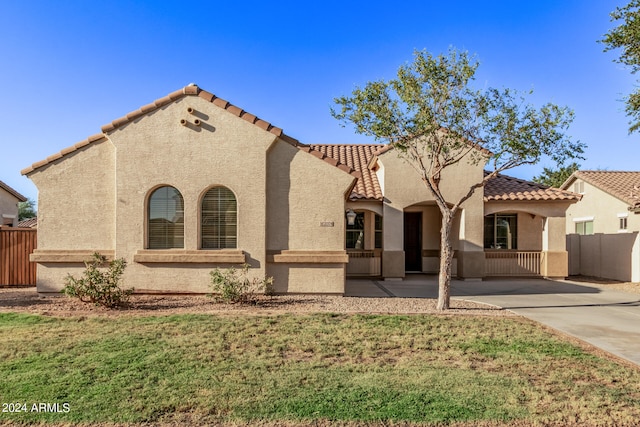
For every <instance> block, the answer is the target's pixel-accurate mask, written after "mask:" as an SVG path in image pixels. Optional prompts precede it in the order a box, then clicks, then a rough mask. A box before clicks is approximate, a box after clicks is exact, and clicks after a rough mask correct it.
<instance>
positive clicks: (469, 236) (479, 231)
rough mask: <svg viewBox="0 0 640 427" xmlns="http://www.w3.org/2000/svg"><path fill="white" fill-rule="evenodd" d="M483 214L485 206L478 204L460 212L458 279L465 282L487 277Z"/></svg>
mask: <svg viewBox="0 0 640 427" xmlns="http://www.w3.org/2000/svg"><path fill="white" fill-rule="evenodd" d="M478 205H479V207H480V209H478ZM483 212H484V211H483V205H482V204H478V203H476V204H473V205H470V206H468V207H467V208H465V209H462V211H461V212H460V232H459V239H460V249H459V251H458V277H459V278H461V279H464V280H480V279H482V278H483V277H484V276H485V266H484V263H485V261H484V242H483V236H484V213H483Z"/></svg>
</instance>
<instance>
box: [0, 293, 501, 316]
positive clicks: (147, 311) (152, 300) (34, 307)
mask: <svg viewBox="0 0 640 427" xmlns="http://www.w3.org/2000/svg"><path fill="white" fill-rule="evenodd" d="M2 312H5V313H6V312H20V313H32V314H42V315H47V316H56V317H69V316H122V315H133V316H156V315H170V314H239V313H242V314H247V315H269V314H280V313H319V312H331V313H406V314H416V313H436V312H437V311H436V301H435V300H433V299H419V298H355V297H342V296H335V295H282V296H276V297H260V298H259V299H258V300H257V301H256V303H255V304H222V303H217V302H216V301H215V300H214V299H213V298H211V297H209V296H207V295H184V294H183V295H135V294H134V295H132V296H131V300H130V301H129V303H128V304H127V305H126V306H124V307H121V308H117V309H108V308H103V307H97V306H95V305H92V304H88V303H83V302H81V301H78V300H77V299H74V298H68V297H66V296H62V295H60V296H47V297H41V296H39V295H38V293H37V292H36V288H35V287H28V288H6V287H5V288H0V313H2ZM448 313H451V314H470V315H485V316H510V315H512V314H511V313H510V312H508V311H505V310H502V309H499V308H496V307H492V306H487V305H484V304H478V303H473V302H468V301H458V300H451V310H450V311H449V312H448Z"/></svg>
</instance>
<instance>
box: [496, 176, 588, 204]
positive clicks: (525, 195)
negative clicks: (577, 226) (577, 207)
mask: <svg viewBox="0 0 640 427" xmlns="http://www.w3.org/2000/svg"><path fill="white" fill-rule="evenodd" d="M487 174H488V172H486V171H485V175H487ZM580 198H581V196H580V195H579V194H576V193H572V192H571V191H566V190H560V189H558V188H553V187H547V186H546V185H542V184H538V183H535V182H531V181H525V180H524V179H518V178H513V177H510V176H507V175H501V174H499V175H498V176H496V177H495V178H494V179H492V180H490V181H489V182H487V184H486V185H485V186H484V201H485V202H487V201H490V200H545V201H559V200H567V201H578V200H580Z"/></svg>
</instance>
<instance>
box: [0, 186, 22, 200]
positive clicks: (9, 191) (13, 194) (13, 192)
mask: <svg viewBox="0 0 640 427" xmlns="http://www.w3.org/2000/svg"><path fill="white" fill-rule="evenodd" d="M0 188H2V189H3V190H4V191H6V192H7V193H9V194H11V195H12V196H13V197H15V198H16V199H18V201H20V202H26V201H27V198H26V197H24V196H23V195H22V194H20V193H18V192H17V191H16V190H14V189H13V188H11V187H9V186H8V185H7V184H5V183H4V182H2V181H0Z"/></svg>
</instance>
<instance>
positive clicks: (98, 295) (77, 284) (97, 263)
mask: <svg viewBox="0 0 640 427" xmlns="http://www.w3.org/2000/svg"><path fill="white" fill-rule="evenodd" d="M106 262H107V258H106V257H105V256H104V255H101V254H99V253H97V252H96V253H94V254H93V258H92V259H91V261H86V262H85V263H84V265H85V266H86V268H85V270H84V273H83V274H82V277H81V278H80V279H76V278H75V277H73V276H72V275H71V274H69V275H67V278H66V279H65V287H64V288H63V289H62V292H63V293H64V294H65V295H67V296H69V297H76V298H78V299H79V300H80V301H83V302H92V303H94V304H95V305H100V306H103V307H117V306H120V305H123V304H125V303H126V302H127V301H128V300H129V297H130V296H131V294H132V293H133V288H131V289H122V288H121V287H120V285H119V283H120V279H121V277H122V274H123V273H124V269H125V268H126V266H127V261H125V259H124V258H120V259H114V260H113V261H111V262H109V266H108V268H107V269H106V271H101V270H100V267H102V266H104V264H106Z"/></svg>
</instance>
